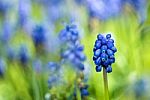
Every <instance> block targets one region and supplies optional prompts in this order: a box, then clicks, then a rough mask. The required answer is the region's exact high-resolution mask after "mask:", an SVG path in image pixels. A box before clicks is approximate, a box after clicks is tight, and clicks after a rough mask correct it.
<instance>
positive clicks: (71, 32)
mask: <svg viewBox="0 0 150 100" xmlns="http://www.w3.org/2000/svg"><path fill="white" fill-rule="evenodd" d="M59 38H60V40H61V42H62V44H63V45H64V46H63V47H64V48H62V52H61V57H62V60H63V61H67V62H69V63H71V64H72V65H73V66H74V67H75V69H77V80H81V81H79V82H77V84H76V87H77V88H79V89H80V96H79V97H81V98H83V97H85V96H88V95H89V92H88V90H87V88H88V87H85V86H83V85H82V84H83V83H84V82H83V81H84V74H83V70H84V64H83V62H84V61H85V60H86V56H85V55H84V53H83V50H84V47H83V46H82V45H81V44H80V40H79V31H78V28H77V26H76V25H75V24H73V23H71V24H70V25H66V28H65V29H63V30H62V31H61V32H60V33H59ZM75 92H76V91H75ZM75 94H76V93H75ZM77 97H78V96H77Z"/></svg>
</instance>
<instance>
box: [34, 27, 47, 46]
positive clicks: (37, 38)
mask: <svg viewBox="0 0 150 100" xmlns="http://www.w3.org/2000/svg"><path fill="white" fill-rule="evenodd" d="M32 39H33V42H34V44H35V46H39V45H42V44H44V42H45V41H46V37H45V28H44V27H43V26H42V25H36V26H35V27H34V29H33V34H32Z"/></svg>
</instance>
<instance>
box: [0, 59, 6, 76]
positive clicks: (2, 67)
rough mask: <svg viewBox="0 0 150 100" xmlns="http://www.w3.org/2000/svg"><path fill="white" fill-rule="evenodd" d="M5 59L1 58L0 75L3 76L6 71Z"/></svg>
mask: <svg viewBox="0 0 150 100" xmlns="http://www.w3.org/2000/svg"><path fill="white" fill-rule="evenodd" d="M5 67H6V66H5V61H4V60H3V59H2V58H0V76H3V74H4V72H5Z"/></svg>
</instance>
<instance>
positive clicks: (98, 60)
mask: <svg viewBox="0 0 150 100" xmlns="http://www.w3.org/2000/svg"><path fill="white" fill-rule="evenodd" d="M116 51H117V49H116V47H115V46H114V40H113V39H111V34H107V35H106V37H104V36H103V35H101V34H99V35H98V36H97V40H96V42H95V45H94V49H93V52H94V56H93V61H94V62H95V64H96V71H97V72H100V71H101V68H102V67H104V68H105V69H106V71H107V72H108V73H110V72H112V67H111V64H112V63H114V62H115V57H114V53H115V52H116Z"/></svg>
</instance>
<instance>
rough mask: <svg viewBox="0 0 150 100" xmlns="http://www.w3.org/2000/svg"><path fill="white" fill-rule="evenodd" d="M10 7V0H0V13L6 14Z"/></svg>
mask: <svg viewBox="0 0 150 100" xmlns="http://www.w3.org/2000/svg"><path fill="white" fill-rule="evenodd" d="M10 7H11V3H10V1H9V0H0V13H2V14H3V15H5V14H6V13H7V11H8V10H9V8H10Z"/></svg>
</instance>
